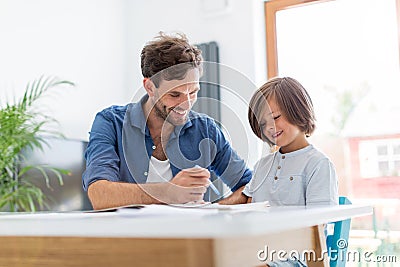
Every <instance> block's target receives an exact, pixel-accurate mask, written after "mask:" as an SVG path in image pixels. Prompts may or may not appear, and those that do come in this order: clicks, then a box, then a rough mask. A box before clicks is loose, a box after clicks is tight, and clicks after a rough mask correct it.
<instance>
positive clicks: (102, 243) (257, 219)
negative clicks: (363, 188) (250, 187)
mask: <svg viewBox="0 0 400 267" xmlns="http://www.w3.org/2000/svg"><path fill="white" fill-rule="evenodd" d="M371 212H372V208H371V207H368V206H356V205H343V206H336V207H315V208H306V207H271V208H266V209H264V210H258V211H237V212H229V211H219V212H210V213H204V214H197V213H191V212H189V213H188V214H183V213H177V214H164V215H159V216H155V215H145V214H142V215H140V214H135V213H132V214H123V213H119V212H111V213H60V214H29V215H19V214H15V215H9V214H1V215H0V267H1V266H41V267H42V266H118V267H119V266H140V267H142V266H144V267H146V266H174V267H179V266H182V267H188V266H216V267H220V266H230V267H234V266H238V267H239V266H240V267H245V266H262V265H263V262H261V261H260V260H259V258H258V256H257V255H258V254H259V251H260V250H265V246H268V250H269V251H271V250H275V251H279V250H285V251H287V252H289V251H291V250H294V249H296V250H298V251H303V250H305V249H313V250H315V252H316V253H317V254H318V253H321V251H323V250H324V249H326V245H325V237H324V235H323V233H322V231H321V230H322V225H323V224H324V223H327V222H332V221H338V220H343V219H348V218H352V217H356V216H362V215H367V214H370V213H371ZM327 264H328V260H327V259H325V260H322V261H316V262H309V266H328V265H327Z"/></svg>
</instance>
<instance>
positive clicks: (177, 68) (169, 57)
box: [141, 32, 203, 87]
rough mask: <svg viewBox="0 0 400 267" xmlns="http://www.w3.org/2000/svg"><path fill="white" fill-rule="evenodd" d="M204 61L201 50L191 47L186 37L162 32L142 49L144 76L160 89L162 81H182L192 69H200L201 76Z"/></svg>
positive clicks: (180, 34) (181, 34)
mask: <svg viewBox="0 0 400 267" xmlns="http://www.w3.org/2000/svg"><path fill="white" fill-rule="evenodd" d="M202 60H203V58H202V56H201V50H200V49H198V48H197V47H196V46H193V45H190V44H189V40H188V39H187V37H186V35H184V34H183V33H176V34H174V35H167V34H165V33H163V32H160V33H159V35H158V36H156V37H155V40H153V41H150V42H148V43H147V44H146V45H145V46H144V48H143V49H142V53H141V68H142V74H143V77H145V78H151V80H152V81H153V83H154V84H155V86H156V87H158V86H159V83H160V79H164V80H168V81H170V80H182V79H184V78H185V76H186V73H187V71H188V70H190V69H194V68H198V69H199V72H200V75H201V74H202ZM172 66H174V67H172ZM171 67H172V68H171Z"/></svg>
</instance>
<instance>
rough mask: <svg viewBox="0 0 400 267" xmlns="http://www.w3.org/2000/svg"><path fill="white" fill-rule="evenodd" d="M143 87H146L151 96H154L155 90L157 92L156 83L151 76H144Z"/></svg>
mask: <svg viewBox="0 0 400 267" xmlns="http://www.w3.org/2000/svg"><path fill="white" fill-rule="evenodd" d="M143 87H144V89H145V90H146V92H147V94H148V95H149V96H150V97H153V96H154V92H155V89H156V86H155V85H154V83H153V82H152V81H151V79H150V78H144V79H143Z"/></svg>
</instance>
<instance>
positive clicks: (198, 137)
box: [82, 96, 252, 191]
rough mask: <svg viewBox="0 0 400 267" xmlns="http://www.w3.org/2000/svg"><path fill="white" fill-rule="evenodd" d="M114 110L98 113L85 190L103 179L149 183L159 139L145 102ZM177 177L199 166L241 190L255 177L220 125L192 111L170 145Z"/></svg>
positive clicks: (118, 107)
mask: <svg viewBox="0 0 400 267" xmlns="http://www.w3.org/2000/svg"><path fill="white" fill-rule="evenodd" d="M146 100H147V96H145V97H143V98H142V100H141V101H140V102H139V103H131V104H128V105H126V106H111V107H109V108H106V109H104V110H103V111H101V112H99V113H98V114H97V115H96V118H95V120H94V122H93V125H92V129H91V131H90V138H89V144H88V147H87V149H86V152H85V159H86V171H85V172H84V174H83V177H82V178H83V188H84V189H85V190H87V189H88V186H89V185H90V184H91V183H93V182H95V181H97V180H101V179H106V180H109V181H113V182H128V183H146V180H147V173H148V167H149V160H150V157H151V154H152V153H153V146H154V143H153V140H152V138H151V136H150V132H149V129H148V127H147V125H146V119H145V117H144V113H143V108H142V103H143V102H144V101H146ZM165 152H166V155H167V157H168V159H169V161H170V166H171V170H172V175H173V176H175V175H176V174H177V173H178V172H179V171H181V170H182V169H184V168H191V167H194V166H195V165H199V166H201V167H204V168H207V169H208V170H209V171H210V173H211V175H212V177H214V179H215V177H219V178H221V179H222V181H223V182H224V183H225V184H226V185H227V186H228V187H229V188H231V190H232V191H235V190H237V189H238V188H240V187H241V186H243V185H245V184H247V183H248V182H249V181H250V179H251V175H252V173H251V171H250V170H249V169H248V168H247V166H246V164H245V162H244V161H243V160H242V159H241V158H240V157H239V156H238V155H237V153H236V152H235V151H234V150H233V149H232V147H231V146H230V144H229V142H228V141H227V140H226V139H225V137H224V135H223V133H222V132H221V130H220V128H219V127H218V126H217V125H216V123H215V121H214V120H213V119H211V118H210V117H208V116H207V115H204V114H199V113H196V112H194V111H190V113H189V115H188V121H187V122H186V123H185V124H184V125H180V126H176V127H175V129H174V131H173V132H172V133H171V135H170V138H169V141H168V143H167V145H166V147H165Z"/></svg>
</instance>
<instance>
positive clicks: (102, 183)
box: [88, 180, 167, 210]
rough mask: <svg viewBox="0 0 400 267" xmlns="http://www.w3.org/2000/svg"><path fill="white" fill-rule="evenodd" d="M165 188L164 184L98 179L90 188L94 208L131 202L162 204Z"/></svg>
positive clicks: (110, 206)
mask: <svg viewBox="0 0 400 267" xmlns="http://www.w3.org/2000/svg"><path fill="white" fill-rule="evenodd" d="M164 190H165V186H164V185H163V184H131V183H119V182H110V181H107V180H98V181H96V182H94V183H92V184H91V185H90V186H89V188H88V196H89V199H90V201H91V203H92V206H93V209H95V210H98V209H105V208H112V207H119V206H125V205H130V204H156V203H157V204H160V203H164V202H167V200H166V199H162V192H163V191H164Z"/></svg>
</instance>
